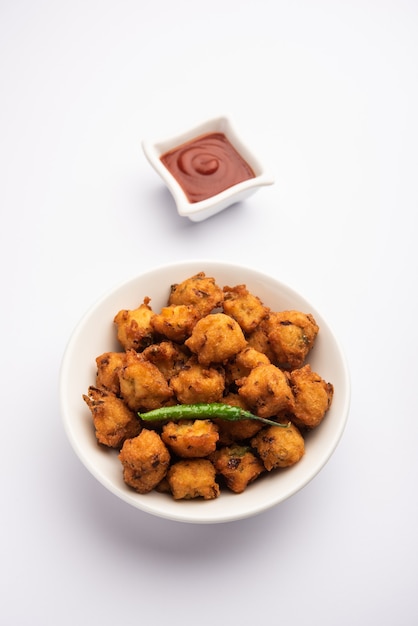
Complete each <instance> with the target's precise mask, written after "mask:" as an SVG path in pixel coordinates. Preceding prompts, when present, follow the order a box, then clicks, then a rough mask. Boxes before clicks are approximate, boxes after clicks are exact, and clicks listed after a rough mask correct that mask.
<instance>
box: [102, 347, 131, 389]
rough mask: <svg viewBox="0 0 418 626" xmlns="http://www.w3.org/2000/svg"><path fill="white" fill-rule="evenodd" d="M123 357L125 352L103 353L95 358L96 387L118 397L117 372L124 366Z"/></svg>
mask: <svg viewBox="0 0 418 626" xmlns="http://www.w3.org/2000/svg"><path fill="white" fill-rule="evenodd" d="M125 356H126V355H125V352H105V353H104V354H102V355H101V356H98V357H97V359H96V365H97V375H96V387H98V388H99V389H106V390H107V391H110V392H111V393H114V394H115V395H116V396H117V395H119V392H120V384H119V371H120V369H121V368H122V367H123V365H124V364H125Z"/></svg>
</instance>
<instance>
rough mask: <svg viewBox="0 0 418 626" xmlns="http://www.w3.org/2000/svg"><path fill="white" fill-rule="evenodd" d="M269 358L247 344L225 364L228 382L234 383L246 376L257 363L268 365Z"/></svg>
mask: <svg viewBox="0 0 418 626" xmlns="http://www.w3.org/2000/svg"><path fill="white" fill-rule="evenodd" d="M269 363H270V360H269V358H268V357H267V356H266V355H265V354H263V353H262V352H259V351H258V350H256V349H255V348H252V347H251V346H248V345H247V346H246V347H245V348H244V349H243V350H241V352H238V354H236V355H235V356H234V357H232V358H231V359H230V360H229V361H228V362H227V363H226V364H225V379H226V382H227V384H229V385H234V384H235V381H236V380H238V379H240V378H245V377H246V376H248V374H249V373H250V372H251V370H252V369H254V368H255V367H256V366H257V365H268V364H269Z"/></svg>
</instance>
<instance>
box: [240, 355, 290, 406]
mask: <svg viewBox="0 0 418 626" xmlns="http://www.w3.org/2000/svg"><path fill="white" fill-rule="evenodd" d="M236 383H237V385H238V386H239V389H238V394H239V395H240V396H241V397H242V398H243V399H244V401H245V402H246V404H247V405H248V406H249V407H250V408H251V410H252V411H253V412H255V413H256V415H258V416H259V417H267V418H268V417H274V416H275V415H277V414H278V413H280V412H281V411H285V410H288V411H291V410H292V409H293V404H294V398H293V394H292V390H291V388H290V385H289V380H288V377H287V375H286V374H285V372H282V370H280V369H279V368H278V367H276V366H275V365H272V364H270V365H257V367H255V368H254V369H252V370H251V372H250V373H249V374H248V376H247V377H246V378H243V379H240V380H237V381H236Z"/></svg>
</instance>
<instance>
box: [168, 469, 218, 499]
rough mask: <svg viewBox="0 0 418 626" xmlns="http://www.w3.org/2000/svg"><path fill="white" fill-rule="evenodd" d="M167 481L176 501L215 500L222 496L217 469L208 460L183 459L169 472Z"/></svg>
mask: <svg viewBox="0 0 418 626" xmlns="http://www.w3.org/2000/svg"><path fill="white" fill-rule="evenodd" d="M167 481H168V484H169V485H170V490H171V493H172V495H173V498H174V499H175V500H191V499H192V498H203V499H204V500H213V499H214V498H217V497H218V496H219V494H220V489H219V485H218V483H217V482H216V471H215V468H214V466H213V464H212V463H211V462H210V461H209V460H208V459H187V460H186V459H183V460H181V461H178V462H177V463H174V464H173V465H172V466H171V467H170V469H169V470H168V472H167Z"/></svg>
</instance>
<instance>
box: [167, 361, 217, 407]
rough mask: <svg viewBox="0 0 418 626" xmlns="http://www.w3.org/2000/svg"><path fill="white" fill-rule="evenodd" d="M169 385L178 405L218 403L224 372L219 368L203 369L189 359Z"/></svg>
mask: <svg viewBox="0 0 418 626" xmlns="http://www.w3.org/2000/svg"><path fill="white" fill-rule="evenodd" d="M169 385H170V389H172V390H173V391H174V393H175V396H176V398H177V400H178V401H179V402H180V404H196V403H197V402H219V401H220V400H221V398H222V394H223V391H224V388H225V376H224V371H223V369H222V368H221V367H216V366H212V367H205V366H204V365H201V364H200V363H199V362H198V361H197V359H196V357H191V358H190V359H189V360H188V361H187V362H186V364H185V365H184V367H183V368H182V369H181V370H180V371H179V372H178V374H176V375H174V376H173V377H172V378H171V380H170V383H169Z"/></svg>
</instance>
